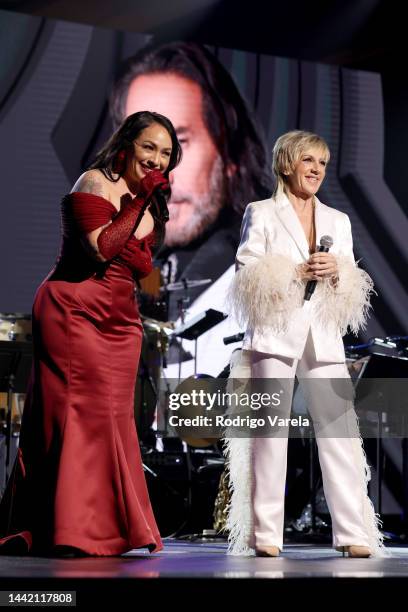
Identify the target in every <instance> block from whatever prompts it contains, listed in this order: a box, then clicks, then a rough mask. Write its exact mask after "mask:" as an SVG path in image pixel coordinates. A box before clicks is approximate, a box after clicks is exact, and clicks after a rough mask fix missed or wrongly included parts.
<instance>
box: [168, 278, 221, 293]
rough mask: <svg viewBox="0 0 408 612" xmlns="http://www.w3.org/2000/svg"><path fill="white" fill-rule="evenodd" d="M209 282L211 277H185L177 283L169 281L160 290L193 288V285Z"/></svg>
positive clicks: (197, 285) (198, 285)
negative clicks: (194, 278) (195, 278)
mask: <svg viewBox="0 0 408 612" xmlns="http://www.w3.org/2000/svg"><path fill="white" fill-rule="evenodd" d="M211 282H212V279H211V278H203V279H200V280H188V278H185V279H183V280H181V281H178V282H177V283H169V284H168V285H166V286H165V287H162V291H182V290H183V289H187V290H188V289H194V288H195V287H201V286H203V285H209V284H210V283H211Z"/></svg>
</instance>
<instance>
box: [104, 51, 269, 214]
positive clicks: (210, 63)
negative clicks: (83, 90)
mask: <svg viewBox="0 0 408 612" xmlns="http://www.w3.org/2000/svg"><path fill="white" fill-rule="evenodd" d="M163 72H164V73H173V74H177V75H179V76H182V77H184V78H187V79H190V80H192V81H194V82H195V83H197V84H198V85H199V86H200V88H201V91H202V96H203V119H204V123H205V125H206V127H207V130H208V132H209V134H210V136H211V137H212V139H213V142H214V144H215V146H216V147H217V149H218V152H219V154H220V156H221V158H222V160H223V162H224V165H225V167H227V166H228V165H234V166H235V167H236V171H235V172H232V173H229V175H228V176H225V182H226V205H227V206H230V207H232V208H233V209H234V210H235V211H236V212H237V213H239V214H242V213H243V210H244V209H245V206H246V205H247V204H248V202H251V201H254V200H260V199H264V198H268V197H270V196H271V193H272V191H273V178H272V169H271V164H270V161H269V159H268V155H267V151H266V145H265V141H264V137H263V134H262V130H261V128H260V126H258V125H257V123H256V121H255V118H254V117H253V115H252V113H251V111H250V110H249V108H248V106H247V104H246V102H245V100H244V99H243V98H242V96H241V94H240V92H239V91H238V88H237V86H236V85H235V83H234V81H233V79H232V77H231V76H230V74H229V73H228V72H227V71H226V70H225V68H224V67H223V66H222V64H221V63H220V62H219V61H218V60H217V58H216V57H215V56H214V55H213V54H212V53H210V52H209V51H208V50H207V49H206V48H205V47H203V46H202V45H199V44H197V43H192V42H172V43H167V44H162V45H159V46H157V45H149V46H147V47H144V48H142V49H141V50H140V51H139V52H138V53H137V54H136V55H134V56H133V57H131V58H129V59H128V60H127V61H126V62H125V64H124V65H123V66H122V69H121V70H120V73H119V77H118V79H117V81H116V83H115V84H114V86H113V89H112V93H111V96H110V112H111V117H112V120H113V123H114V125H119V124H120V123H121V122H122V121H123V118H124V117H125V114H126V100H127V95H128V91H129V87H130V84H131V83H132V81H133V80H134V79H135V78H136V77H138V76H141V75H145V74H152V73H163ZM163 93H164V92H163ZM225 174H227V173H225Z"/></svg>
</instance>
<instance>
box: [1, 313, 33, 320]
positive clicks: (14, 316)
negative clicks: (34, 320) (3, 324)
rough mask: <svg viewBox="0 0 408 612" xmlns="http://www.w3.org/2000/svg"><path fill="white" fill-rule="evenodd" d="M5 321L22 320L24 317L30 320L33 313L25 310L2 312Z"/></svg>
mask: <svg viewBox="0 0 408 612" xmlns="http://www.w3.org/2000/svg"><path fill="white" fill-rule="evenodd" d="M1 319H2V320H3V321H21V320H22V319H24V320H27V321H29V320H30V319H31V314H26V313H23V312H0V320H1Z"/></svg>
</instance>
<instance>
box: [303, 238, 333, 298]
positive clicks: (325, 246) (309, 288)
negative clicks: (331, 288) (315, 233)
mask: <svg viewBox="0 0 408 612" xmlns="http://www.w3.org/2000/svg"><path fill="white" fill-rule="evenodd" d="M332 246H333V238H332V237H331V236H322V237H321V238H320V246H319V248H318V249H317V252H318V253H328V252H329V249H330V247H332ZM316 284H317V280H309V281H307V284H306V290H305V297H304V300H305V301H309V300H310V298H311V297H312V295H313V293H314V290H315V289H316Z"/></svg>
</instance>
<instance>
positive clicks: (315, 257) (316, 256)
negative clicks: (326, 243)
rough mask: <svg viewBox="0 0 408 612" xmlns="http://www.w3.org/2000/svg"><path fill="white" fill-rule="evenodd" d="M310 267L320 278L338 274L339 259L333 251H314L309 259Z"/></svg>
mask: <svg viewBox="0 0 408 612" xmlns="http://www.w3.org/2000/svg"><path fill="white" fill-rule="evenodd" d="M308 264H309V266H310V269H311V270H312V271H313V273H314V274H316V276H318V277H319V278H331V277H337V276H338V268H337V261H336V258H335V256H334V255H333V254H332V253H313V254H312V255H311V256H310V258H309V261H308Z"/></svg>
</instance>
